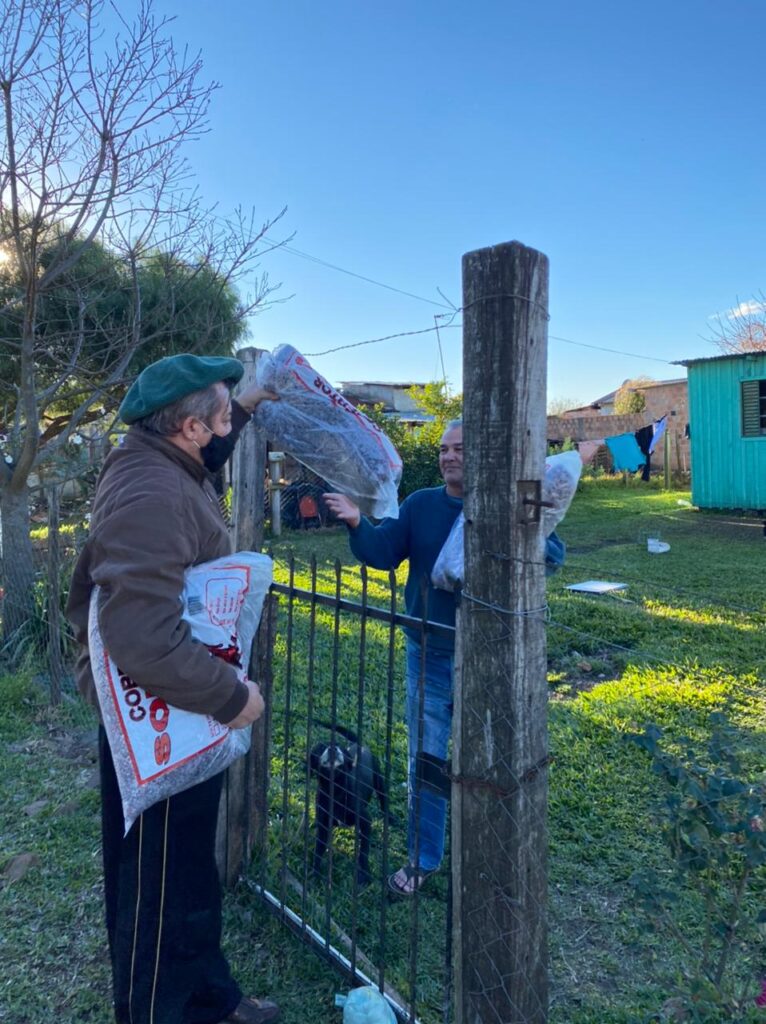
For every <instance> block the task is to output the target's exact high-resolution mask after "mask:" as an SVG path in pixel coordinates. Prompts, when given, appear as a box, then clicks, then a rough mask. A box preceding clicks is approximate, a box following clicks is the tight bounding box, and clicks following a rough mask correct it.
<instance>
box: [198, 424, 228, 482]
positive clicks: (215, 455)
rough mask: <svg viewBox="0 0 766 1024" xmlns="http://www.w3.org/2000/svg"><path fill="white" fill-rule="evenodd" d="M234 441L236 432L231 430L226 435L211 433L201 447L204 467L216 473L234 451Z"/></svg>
mask: <svg viewBox="0 0 766 1024" xmlns="http://www.w3.org/2000/svg"><path fill="white" fill-rule="evenodd" d="M236 443H237V441H236V434H234V433H233V432H232V433H231V434H227V435H226V437H221V436H220V435H219V434H213V436H212V437H211V438H210V440H209V441H208V443H207V444H206V445H205V447H204V448H202V449H201V451H202V461H203V463H204V464H205V469H206V470H208V472H210V473H217V472H218V471H219V469H223V467H224V465H225V464H226V461H227V459H228V458H229V456H230V455H231V453H232V452H233V451H234V445H235V444H236Z"/></svg>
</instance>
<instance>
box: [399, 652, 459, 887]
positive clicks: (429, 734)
mask: <svg viewBox="0 0 766 1024" xmlns="http://www.w3.org/2000/svg"><path fill="white" fill-rule="evenodd" d="M422 651H423V649H422V647H421V645H420V644H419V643H417V642H416V641H414V640H410V639H409V638H408V639H407V669H406V677H405V678H406V682H407V733H408V750H409V777H408V780H407V781H408V794H409V813H408V820H407V851H408V854H409V862H410V864H414V863H415V848H416V841H417V852H418V864H419V866H420V868H421V869H422V870H423V871H434V870H435V869H436V868H438V867H439V864H440V863H441V860H442V857H443V855H444V833H445V829H446V823H447V801H446V800H445V799H444V798H443V797H440V796H436V795H435V794H434V793H432V792H430V791H428V790H426V789H425V788H423V787H420V790H419V792H417V793H416V791H415V779H416V774H415V764H416V762H415V757H416V754H417V752H418V737H419V721H418V720H419V715H420V712H421V696H420V676H421V671H422V664H421V661H422ZM454 664H455V659H454V657H453V655H452V654H449V653H447V652H446V651H434V650H430V649H427V653H426V660H425V673H424V700H423V703H422V712H423V739H422V742H423V746H422V752H423V753H425V754H433V755H434V756H435V757H438V758H441V759H442V760H446V758H447V747H448V745H449V738H450V729H451V727H452V678H453V674H454V672H453V670H454ZM416 812H417V817H416Z"/></svg>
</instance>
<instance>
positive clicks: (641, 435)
mask: <svg viewBox="0 0 766 1024" xmlns="http://www.w3.org/2000/svg"><path fill="white" fill-rule="evenodd" d="M667 419H668V416H667V413H665V415H664V416H661V417H660V418H659V419H658V420H654V422H653V423H648V424H647V425H646V426H645V427H640V428H639V429H638V430H636V431H634V432H633V433H630V432H626V433H624V434H614V435H612V436H610V437H604V438H602V439H601V440H592V441H581V442H580V443H579V444H578V451H579V452H580V455H581V456H582V459H583V462H589V461H590V459H591V458H592V457H593V455H594V453H595V451H596V448H597V447H598V446H600V445H602V444H605V445H606V446H607V448H608V449H609V451H610V453H611V455H612V461H613V463H614V468H615V470H616V471H620V470H626V471H627V472H628V473H635V472H636V471H637V470H638V469H640V468H641V466H643V467H644V471H643V473H642V474H641V479H642V480H648V479H649V472H650V467H651V457H652V452H653V451H654V450H655V448H656V447H657V443H658V442H659V440H660V438H661V437H662V435H663V434H664V433H665V428H666V427H667ZM591 446H593V450H592V451H590V452H589V453H588V454H586V453H587V452H588V449H589V448H590V447H591Z"/></svg>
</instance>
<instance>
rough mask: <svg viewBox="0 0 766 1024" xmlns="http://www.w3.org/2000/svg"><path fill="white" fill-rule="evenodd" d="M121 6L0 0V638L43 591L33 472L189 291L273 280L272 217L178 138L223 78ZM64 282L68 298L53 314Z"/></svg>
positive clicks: (115, 383) (67, 438)
mask: <svg viewBox="0 0 766 1024" xmlns="http://www.w3.org/2000/svg"><path fill="white" fill-rule="evenodd" d="M124 10H125V5H123V4H120V5H117V4H114V5H110V6H109V7H108V8H106V9H105V8H104V4H103V2H102V0H0V99H1V101H2V112H1V113H0V118H1V122H0V124H1V128H0V273H2V275H4V287H3V288H2V289H0V293H1V296H0V317H2V318H3V324H4V330H3V332H2V334H3V337H2V338H0V360H2V362H3V371H4V372H3V374H2V376H3V378H4V380H3V388H2V392H1V400H2V403H3V405H2V407H0V424H1V426H0V430H2V432H3V438H2V445H3V446H2V451H1V453H0V520H1V525H2V533H1V535H0V536H1V539H2V549H1V550H2V555H3V558H2V568H3V586H4V601H3V635H4V637H5V638H6V639H7V638H8V636H9V635H13V634H14V633H15V632H16V631H18V630H19V629H20V628H21V627H23V625H24V622H25V621H26V619H27V616H28V615H29V612H30V602H31V595H32V593H33V584H34V566H33V557H32V548H31V543H30V537H29V483H30V475H31V474H33V473H35V474H39V473H40V472H42V471H43V468H44V465H45V464H46V463H49V464H50V463H52V462H54V461H55V460H56V458H57V457H58V456H59V455H60V453H61V452H62V451H63V450H64V449H65V446H66V445H67V444H69V443H70V442H71V439H72V437H73V436H75V435H76V432H77V431H78V430H79V429H80V428H81V427H82V426H83V424H85V423H87V422H89V421H93V420H94V419H96V418H97V417H99V416H103V415H104V413H105V412H108V411H109V409H110V408H113V406H114V403H113V401H111V403H110V396H112V394H113V393H114V392H115V390H119V387H120V385H122V384H124V381H125V377H126V373H127V372H128V371H129V369H130V368H131V367H135V364H136V359H137V357H138V356H139V355H140V353H141V352H146V351H150V350H151V346H152V345H154V346H157V345H161V344H163V343H165V342H166V343H167V344H168V346H169V348H170V350H172V345H173V340H174V338H176V336H177V335H178V333H179V331H181V333H183V331H182V326H179V325H185V329H186V330H187V331H188V330H189V323H188V318H186V313H187V312H188V310H189V309H190V308H191V306H192V305H193V304H194V303H196V306H195V308H196V310H197V313H198V314H199V310H200V308H203V309H207V308H210V309H215V310H217V312H216V317H217V318H218V320H220V318H221V312H220V310H221V309H222V308H223V309H225V310H228V312H227V313H226V314H225V315H226V316H228V317H229V318H230V319H231V320H232V321H236V323H238V324H241V323H242V322H243V320H244V318H245V317H246V316H247V315H248V314H249V313H251V312H252V311H253V310H254V309H255V307H256V306H258V305H259V304H261V303H263V301H264V299H265V297H266V295H267V293H268V292H269V290H270V289H269V285H268V280H267V278H266V277H265V275H259V274H258V272H257V271H258V265H257V260H258V258H259V257H260V256H262V255H263V254H264V252H266V251H267V250H268V249H269V248H271V246H270V245H267V244H266V242H265V237H264V236H265V234H266V232H267V231H268V229H269V227H270V226H271V224H270V223H266V224H258V223H256V222H255V220H254V218H253V217H252V216H246V215H244V214H242V213H240V214H238V215H237V216H235V217H234V218H232V219H231V220H223V219H221V218H219V217H217V216H216V215H215V214H214V212H213V211H211V210H207V209H205V207H204V206H203V204H202V202H201V199H200V197H199V195H198V194H197V193H196V191H195V190H194V189H193V188H192V187H191V186H190V168H189V166H188V164H187V161H186V159H185V157H184V147H185V144H186V143H188V142H189V141H191V140H194V139H196V138H198V137H199V136H200V135H201V134H203V133H204V132H206V131H207V114H208V107H209V103H210V100H211V96H212V94H213V92H214V90H215V89H216V88H217V86H216V84H215V83H206V82H203V81H202V80H201V70H202V63H201V59H200V57H199V55H196V56H192V55H190V54H189V53H188V52H186V51H185V50H183V51H180V50H178V49H177V48H176V46H175V45H174V42H173V40H172V38H171V35H170V27H171V25H170V21H169V20H168V19H164V18H156V17H155V16H154V13H153V11H152V7H151V0H141V2H140V4H139V6H138V7H137V9H136V13H135V16H134V17H132V19H130V20H129V19H128V18H127V17H126V16H125V14H124ZM107 23H109V24H110V25H112V26H116V28H115V29H113V31H114V35H113V36H109V35H108V34H107V30H106V28H105V25H106V24H107ZM272 223H273V222H272ZM98 253H100V254H101V256H100V257H99V258H95V254H98ZM89 261H90V262H89ZM105 263H108V264H110V265H111V264H112V263H113V264H114V267H115V275H116V276H115V277H114V280H112V275H111V274H110V273H105V272H104V267H105ZM148 268H150V269H153V274H154V276H153V277H152V274H151V273H148ZM245 274H249V275H254V276H252V277H251V280H252V281H254V282H255V283H254V284H251V290H252V294H250V295H249V296H247V298H243V299H238V300H237V301H236V302H234V303H231V302H228V303H226V302H224V303H223V304H222V305H221V304H218V305H216V303H209V304H208V303H202V307H200V302H199V301H198V300H199V294H198V293H197V294H196V296H195V288H196V289H199V287H201V286H202V284H204V287H205V288H207V289H210V288H212V289H216V288H217V289H221V295H223V293H224V292H226V293H227V295H228V296H229V298H230V296H231V294H232V293H233V289H234V287H235V286H237V285H239V284H241V282H242V279H243V277H244V275H245ZM157 275H159V276H160V277H163V275H164V278H163V288H162V296H163V299H162V303H161V304H160V305H159V306H158V303H157V295H156V292H157V288H156V280H157ZM117 278H119V283H118V285H115V281H116V280H117ZM152 280H153V281H154V285H153V287H152V296H153V303H152V316H151V317H150V318H149V317H147V294H146V291H147V281H152ZM110 288H111V289H112V291H114V289H115V288H116V289H117V291H118V292H119V301H117V299H116V298H115V295H112V298H110V292H109V289H110ZM61 293H66V296H67V301H66V302H64V303H63V305H62V304H61V303H59V306H58V307H57V308H59V310H60V312H59V315H58V316H57V317H55V318H52V316H51V313H50V308H51V304H54V305H55V303H56V299H57V297H58V296H59V295H60V294H61ZM115 294H116V293H115ZM113 299H114V301H112V300H113ZM118 307H119V310H120V315H117V313H116V310H117V309H118ZM61 310H63V312H61ZM229 326H231V325H229ZM220 327H221V324H220V323H209V324H205V322H204V317H203V320H202V321H200V319H199V315H198V318H197V320H196V321H195V323H194V331H193V333H194V344H195V345H197V346H200V345H201V346H204V345H205V343H206V339H209V338H212V337H213V336H214V335H215V336H216V337H217V338H218V339H219V341H220V337H221V335H220V332H219V333H218V334H215V331H216V330H217V329H218V328H220ZM229 336H230V337H235V336H236V331H235V332H234V333H233V334H230V335H229ZM159 354H165V352H164V351H162V352H161V353H159ZM11 568H12V570H13V571H10V570H11Z"/></svg>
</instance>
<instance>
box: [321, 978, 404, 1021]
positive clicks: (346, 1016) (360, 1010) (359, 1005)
mask: <svg viewBox="0 0 766 1024" xmlns="http://www.w3.org/2000/svg"><path fill="white" fill-rule="evenodd" d="M335 1005H336V1006H342V1007H343V1024H396V1016H395V1015H394V1011H393V1010H392V1009H391V1007H390V1005H389V1003H388V1001H387V1000H386V999H385V998H384V997H383V996H382V995H381V994H380V992H379V990H378V989H377V988H374V987H373V986H372V985H364V986H363V987H362V988H352V989H351V991H350V992H349V994H348V995H347V996H341V995H337V996H336V997H335Z"/></svg>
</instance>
